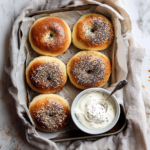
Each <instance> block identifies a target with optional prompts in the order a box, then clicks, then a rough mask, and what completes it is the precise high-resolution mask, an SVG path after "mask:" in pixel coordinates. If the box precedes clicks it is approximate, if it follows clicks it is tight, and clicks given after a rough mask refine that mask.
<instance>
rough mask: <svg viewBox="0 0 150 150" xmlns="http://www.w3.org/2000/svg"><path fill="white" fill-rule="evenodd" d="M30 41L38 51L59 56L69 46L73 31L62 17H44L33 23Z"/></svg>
mask: <svg viewBox="0 0 150 150" xmlns="http://www.w3.org/2000/svg"><path fill="white" fill-rule="evenodd" d="M29 41H30V43H31V46H32V48H33V49H34V50H35V51H36V52H37V53H39V54H42V55H49V56H57V55H60V54H62V53H63V52H65V51H66V50H67V48H68V47H69V45H70V43H71V31H70V28H69V26H68V25H67V24H66V23H65V22H64V21H63V20H61V19H60V18H57V17H44V18H41V19H38V20H37V21H36V22H35V23H34V24H33V25H32V27H31V29H30V32H29Z"/></svg>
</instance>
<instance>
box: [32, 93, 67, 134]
mask: <svg viewBox="0 0 150 150" xmlns="http://www.w3.org/2000/svg"><path fill="white" fill-rule="evenodd" d="M29 112H30V115H31V117H32V119H33V122H34V123H35V126H36V128H37V129H39V130H41V131H44V132H55V131H58V130H60V129H61V128H63V127H64V126H66V124H67V123H68V121H69V118H70V106H69V104H68V101H67V100H66V99H64V98H63V97H61V96H59V95H56V94H41V95H38V96H36V97H35V98H34V99H33V100H32V102H31V103H30V107H29Z"/></svg>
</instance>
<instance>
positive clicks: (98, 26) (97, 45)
mask: <svg viewBox="0 0 150 150" xmlns="http://www.w3.org/2000/svg"><path fill="white" fill-rule="evenodd" d="M113 39H114V29H113V25H112V24H111V22H110V21H109V20H108V19H107V18H106V17H104V16H102V15H99V14H87V15H83V16H82V17H81V18H80V19H79V20H78V21H77V23H76V24H75V25H74V27H73V32H72V40H73V44H74V46H76V47H77V48H79V49H81V50H82V49H83V50H92V51H97V50H104V49H106V48H107V47H108V46H109V45H110V44H111V43H112V41H113Z"/></svg>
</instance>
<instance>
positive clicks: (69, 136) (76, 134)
mask: <svg viewBox="0 0 150 150" xmlns="http://www.w3.org/2000/svg"><path fill="white" fill-rule="evenodd" d="M91 6H96V5H92V4H91V5H86V6H79V7H70V8H61V9H58V10H52V11H49V10H44V11H36V12H32V13H30V14H29V15H27V16H26V17H32V16H34V15H40V14H51V13H55V12H64V11H71V10H86V9H89V8H90V7H91ZM20 26H21V24H20ZM20 26H19V30H18V37H19V39H18V40H19V47H20V41H21V36H22V35H21V30H20ZM125 126H126V113H125V109H124V107H123V106H122V105H120V117H119V120H118V122H117V124H116V125H115V126H114V127H113V128H112V129H111V130H109V131H108V132H106V133H103V134H98V135H90V134H87V133H84V132H82V131H81V130H72V131H69V132H66V133H65V134H62V135H60V136H58V137H56V138H53V139H51V140H52V141H54V142H62V141H69V140H80V139H88V138H90V139H91V140H92V139H93V140H94V139H95V138H98V137H104V136H110V135H114V134H117V133H119V132H121V131H122V130H123V129H124V128H125Z"/></svg>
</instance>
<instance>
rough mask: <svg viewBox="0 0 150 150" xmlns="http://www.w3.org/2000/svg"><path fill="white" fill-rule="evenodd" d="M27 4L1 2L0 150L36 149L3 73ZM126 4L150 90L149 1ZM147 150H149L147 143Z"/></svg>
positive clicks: (128, 0) (23, 1) (24, 0)
mask: <svg viewBox="0 0 150 150" xmlns="http://www.w3.org/2000/svg"><path fill="white" fill-rule="evenodd" d="M29 1H30V0H5V1H4V0H1V1H0V33H1V36H0V120H1V121H0V149H2V150H22V149H24V150H35V148H33V147H32V146H30V145H29V144H28V143H27V142H26V141H25V137H24V131H23V130H22V127H21V124H20V122H19V121H18V120H17V119H16V118H17V117H16V116H15V112H14V110H15V109H13V107H14V106H12V105H10V101H9V100H10V97H9V95H8V93H7V89H6V85H7V82H6V81H7V79H6V73H5V72H4V65H5V63H6V60H7V59H6V58H7V56H8V55H7V54H8V47H9V38H10V33H11V29H12V25H13V22H14V19H15V18H16V17H17V15H18V14H19V12H20V11H21V9H22V8H23V7H24V6H25V5H26V4H27V2H29ZM126 5H127V7H128V11H129V13H130V16H131V20H132V29H133V31H132V32H133V35H134V37H135V39H136V40H137V41H138V42H139V43H140V44H141V45H143V46H144V47H145V49H146V54H145V59H144V62H143V67H142V79H143V83H144V84H145V86H146V87H147V88H148V89H149V90H150V72H148V70H150V0H144V1H143V0H132V1H131V0H126ZM148 80H149V81H148ZM149 121H150V120H149ZM148 141H150V133H148ZM148 149H149V150H150V143H149V142H148Z"/></svg>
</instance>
